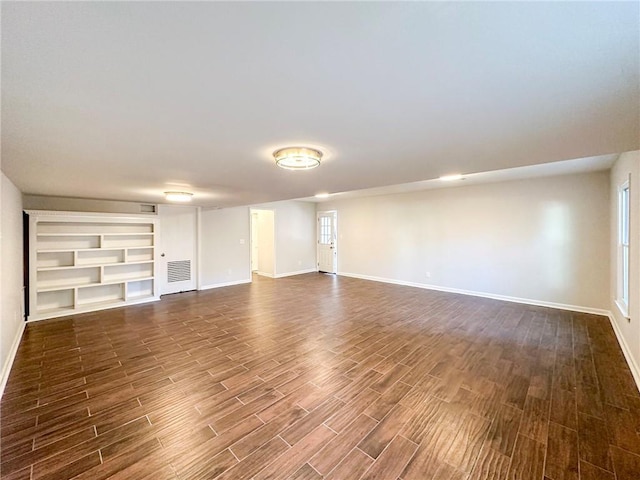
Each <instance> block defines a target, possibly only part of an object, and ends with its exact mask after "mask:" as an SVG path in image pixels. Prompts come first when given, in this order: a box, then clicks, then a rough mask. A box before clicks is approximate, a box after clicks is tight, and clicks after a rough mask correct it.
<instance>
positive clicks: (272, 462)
mask: <svg viewBox="0 0 640 480" xmlns="http://www.w3.org/2000/svg"><path fill="white" fill-rule="evenodd" d="M639 432H640V393H639V392H638V390H637V389H636V387H635V385H634V383H633V377H632V375H631V374H630V372H629V369H628V368H627V366H626V364H625V360H624V356H623V355H622V352H621V350H620V348H619V346H618V344H617V342H616V338H615V335H614V333H613V330H612V329H611V326H610V324H609V323H608V319H606V318H604V317H599V316H595V315H588V314H582V313H575V312H567V311H558V310H553V309H549V308H542V307H534V306H527V305H518V304H515V303H506V302H500V301H496V300H489V299H483V298H476V297H467V296H462V295H454V294H449V293H443V292H436V291H427V290H421V289H414V288H409V287H402V286H397V285H387V284H381V283H374V282H368V281H364V280H356V279H351V278H343V277H333V276H329V275H323V274H307V275H300V276H295V277H288V278H283V279H277V280H274V279H268V278H264V277H255V278H254V282H253V283H252V284H251V285H239V286H233V287H227V288H221V289H216V290H210V291H203V292H188V293H184V294H179V295H170V296H165V297H163V299H162V300H161V301H160V302H156V303H152V304H146V305H139V306H132V307H127V308H121V309H113V310H105V311H101V312H92V313H88V314H84V315H77V316H73V317H67V318H62V319H57V320H47V321H41V322H37V323H33V324H29V325H27V328H26V330H25V334H24V337H23V339H22V341H21V344H20V346H19V349H18V353H17V356H16V360H15V363H14V365H13V369H12V371H11V374H10V377H9V381H8V384H7V386H6V389H5V393H4V395H3V398H2V400H1V404H0V442H1V443H0V446H1V449H0V476H1V477H2V479H3V480H4V479H7V480H41V479H44V480H68V479H71V478H74V479H76V480H84V479H87V480H100V479H110V480H131V479H135V480H192V479H201V478H202V479H205V478H207V479H209V478H212V479H213V478H219V479H229V480H232V479H233V480H235V479H246V480H250V479H251V480H266V479H291V480H296V479H297V480H321V479H323V478H324V479H331V480H346V479H348V480H365V479H366V480H397V479H401V480H434V479H435V480H441V479H448V480H457V479H460V480H502V479H510V480H514V479H521V480H594V479H601V480H630V479H633V480H637V479H638V478H640V436H639Z"/></svg>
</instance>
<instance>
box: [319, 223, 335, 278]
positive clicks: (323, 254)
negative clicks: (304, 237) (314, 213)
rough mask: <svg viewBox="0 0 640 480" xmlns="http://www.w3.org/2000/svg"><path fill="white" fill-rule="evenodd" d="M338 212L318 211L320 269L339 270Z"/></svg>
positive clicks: (331, 271) (333, 271) (321, 270)
mask: <svg viewBox="0 0 640 480" xmlns="http://www.w3.org/2000/svg"><path fill="white" fill-rule="evenodd" d="M337 223H338V213H337V212H319V213H318V270H319V271H320V272H326V273H337V271H338V242H337V240H338V237H337Z"/></svg>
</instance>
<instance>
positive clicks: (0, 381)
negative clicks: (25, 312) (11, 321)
mask: <svg viewBox="0 0 640 480" xmlns="http://www.w3.org/2000/svg"><path fill="white" fill-rule="evenodd" d="M26 325H27V322H25V321H24V320H20V326H19V327H18V331H17V332H16V336H15V338H14V339H13V343H12V344H11V350H9V355H8V356H7V359H6V360H5V362H4V365H3V366H2V376H0V398H2V395H3V394H4V388H5V387H6V386H7V381H8V380H9V374H10V373H11V367H13V362H14V360H15V359H16V353H18V347H19V346H20V340H22V334H23V333H24V329H25V327H26Z"/></svg>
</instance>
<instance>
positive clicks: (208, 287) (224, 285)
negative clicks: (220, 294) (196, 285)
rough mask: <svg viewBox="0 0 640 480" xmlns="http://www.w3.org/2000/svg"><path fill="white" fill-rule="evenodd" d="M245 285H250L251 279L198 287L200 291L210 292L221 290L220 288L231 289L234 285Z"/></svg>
mask: <svg viewBox="0 0 640 480" xmlns="http://www.w3.org/2000/svg"><path fill="white" fill-rule="evenodd" d="M245 283H251V279H250V278H248V279H245V280H236V281H234V282H224V283H213V284H211V285H204V286H202V287H200V290H210V289H212V288H221V287H232V286H234V285H242V284H245Z"/></svg>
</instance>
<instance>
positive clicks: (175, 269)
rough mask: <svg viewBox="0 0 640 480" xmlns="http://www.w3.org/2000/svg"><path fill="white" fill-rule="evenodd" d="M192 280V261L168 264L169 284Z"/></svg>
mask: <svg viewBox="0 0 640 480" xmlns="http://www.w3.org/2000/svg"><path fill="white" fill-rule="evenodd" d="M186 280H191V260H176V261H174V262H167V282H169V283H172V282H184V281H186Z"/></svg>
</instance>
